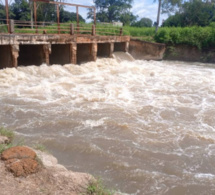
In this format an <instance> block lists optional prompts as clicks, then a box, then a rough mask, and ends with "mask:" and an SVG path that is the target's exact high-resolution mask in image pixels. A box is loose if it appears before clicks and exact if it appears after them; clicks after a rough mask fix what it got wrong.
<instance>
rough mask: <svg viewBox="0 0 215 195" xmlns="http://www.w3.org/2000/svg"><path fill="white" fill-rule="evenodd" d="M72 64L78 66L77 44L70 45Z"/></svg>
mask: <svg viewBox="0 0 215 195" xmlns="http://www.w3.org/2000/svg"><path fill="white" fill-rule="evenodd" d="M70 63H71V64H77V43H72V44H70Z"/></svg>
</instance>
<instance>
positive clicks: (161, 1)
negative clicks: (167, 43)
mask: <svg viewBox="0 0 215 195" xmlns="http://www.w3.org/2000/svg"><path fill="white" fill-rule="evenodd" d="M182 2H183V0H158V13H157V21H156V24H157V26H156V30H155V31H156V32H157V30H158V26H159V21H160V13H161V11H162V13H168V14H170V13H172V12H174V11H175V10H177V9H180V7H181V5H182Z"/></svg>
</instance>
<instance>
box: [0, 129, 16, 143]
mask: <svg viewBox="0 0 215 195" xmlns="http://www.w3.org/2000/svg"><path fill="white" fill-rule="evenodd" d="M0 135H1V136H5V137H8V138H9V139H10V141H11V142H12V141H13V138H14V132H13V131H11V130H9V129H6V128H4V127H0Z"/></svg>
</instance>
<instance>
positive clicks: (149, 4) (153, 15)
mask: <svg viewBox="0 0 215 195" xmlns="http://www.w3.org/2000/svg"><path fill="white" fill-rule="evenodd" d="M66 2H68V3H76V4H81V5H89V6H93V5H94V3H93V0H88V1H87V0H66ZM68 8H69V7H67V8H66V9H68ZM69 10H70V11H74V12H75V8H69ZM157 10H158V2H157V1H156V2H154V0H134V2H133V4H132V9H131V11H132V12H133V14H134V15H138V16H139V19H141V18H143V17H145V18H150V19H151V20H152V21H153V22H155V21H156V20H157ZM79 13H80V14H81V15H82V16H83V17H84V18H85V19H86V17H87V9H85V8H80V10H79ZM167 17H168V16H167V15H166V14H165V15H161V17H160V24H161V23H162V20H163V19H166V18H167Z"/></svg>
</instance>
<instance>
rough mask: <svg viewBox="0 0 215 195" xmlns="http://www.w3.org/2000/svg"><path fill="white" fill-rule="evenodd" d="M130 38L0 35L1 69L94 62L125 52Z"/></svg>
mask: <svg viewBox="0 0 215 195" xmlns="http://www.w3.org/2000/svg"><path fill="white" fill-rule="evenodd" d="M129 41H130V36H97V35H95V36H94V35H74V36H71V35H63V34H61V35H29V34H28V35H26V34H5V35H1V36H0V69H2V68H6V67H17V66H20V65H22V66H23V65H24V66H28V65H32V64H34V65H41V64H43V63H45V64H47V65H52V64H61V65H64V64H81V63H83V62H89V61H95V60H96V59H97V57H112V55H113V52H114V51H123V52H128V49H129Z"/></svg>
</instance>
